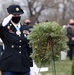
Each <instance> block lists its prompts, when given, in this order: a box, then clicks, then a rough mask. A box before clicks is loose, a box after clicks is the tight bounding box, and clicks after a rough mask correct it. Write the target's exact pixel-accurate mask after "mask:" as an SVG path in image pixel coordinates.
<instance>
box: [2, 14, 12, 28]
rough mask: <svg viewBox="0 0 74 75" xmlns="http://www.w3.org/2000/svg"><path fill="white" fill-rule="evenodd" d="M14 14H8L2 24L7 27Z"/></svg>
mask: <svg viewBox="0 0 74 75" xmlns="http://www.w3.org/2000/svg"><path fill="white" fill-rule="evenodd" d="M12 16H13V15H12V14H10V15H9V16H7V17H6V18H5V19H4V20H3V22H2V26H3V27H5V26H6V25H7V24H8V23H9V21H10V20H11V18H12Z"/></svg>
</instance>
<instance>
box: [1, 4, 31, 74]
mask: <svg viewBox="0 0 74 75" xmlns="http://www.w3.org/2000/svg"><path fill="white" fill-rule="evenodd" d="M7 11H8V13H9V15H8V16H7V17H6V18H5V19H4V20H3V22H2V23H1V24H0V37H1V39H2V41H3V44H4V52H3V54H2V56H1V60H0V70H1V71H2V75H30V67H31V66H32V60H31V59H30V54H31V48H30V47H29V44H28V40H27V37H26V34H28V33H25V30H27V27H25V26H24V25H22V24H21V23H20V20H21V14H23V13H24V12H23V10H22V9H21V7H20V6H19V5H10V6H9V7H8V8H7Z"/></svg>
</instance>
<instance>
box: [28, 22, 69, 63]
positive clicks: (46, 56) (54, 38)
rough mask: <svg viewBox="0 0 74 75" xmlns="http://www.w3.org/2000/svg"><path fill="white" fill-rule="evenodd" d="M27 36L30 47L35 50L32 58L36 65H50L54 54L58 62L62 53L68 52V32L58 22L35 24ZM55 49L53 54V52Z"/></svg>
mask: <svg viewBox="0 0 74 75" xmlns="http://www.w3.org/2000/svg"><path fill="white" fill-rule="evenodd" d="M30 30H31V32H30V33H29V35H28V36H27V38H28V39H29V40H30V41H29V45H30V46H31V47H32V49H33V53H32V54H31V57H32V58H33V59H34V61H35V62H36V63H42V64H46V63H50V62H51V60H52V53H53V52H54V59H55V60H58V58H59V57H60V51H63V50H67V49H68V47H67V45H66V33H67V32H66V30H65V29H63V28H62V26H60V25H59V24H58V23H56V22H42V23H39V24H35V25H34V27H33V28H31V29H30ZM52 49H53V52H52Z"/></svg>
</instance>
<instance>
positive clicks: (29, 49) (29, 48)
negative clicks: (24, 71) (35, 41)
mask: <svg viewBox="0 0 74 75" xmlns="http://www.w3.org/2000/svg"><path fill="white" fill-rule="evenodd" d="M27 51H28V55H29V59H30V67H32V66H33V60H32V58H31V57H30V55H31V53H32V52H33V51H32V48H31V47H30V46H29V44H28V45H27Z"/></svg>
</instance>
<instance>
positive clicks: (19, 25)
mask: <svg viewBox="0 0 74 75" xmlns="http://www.w3.org/2000/svg"><path fill="white" fill-rule="evenodd" d="M11 23H12V24H13V26H14V27H15V28H16V27H17V26H18V27H19V28H21V24H20V22H19V23H18V24H15V23H13V22H12V21H11Z"/></svg>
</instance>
